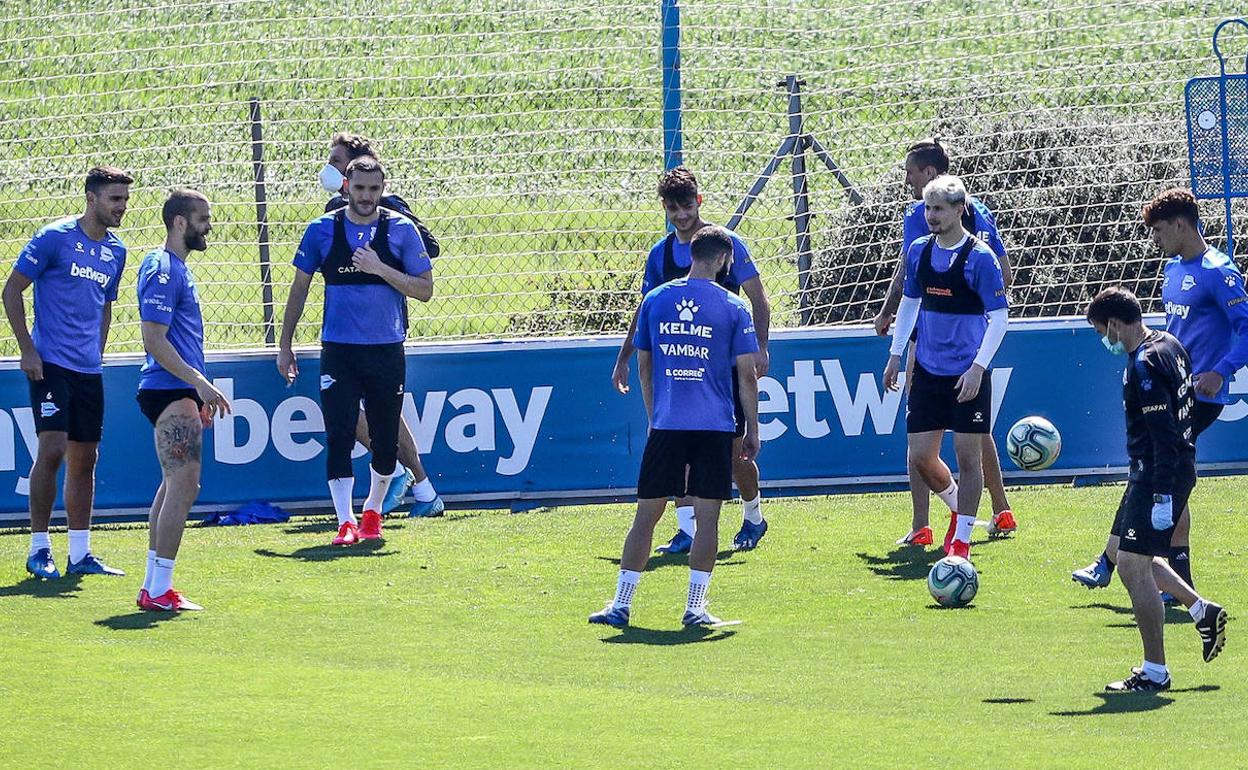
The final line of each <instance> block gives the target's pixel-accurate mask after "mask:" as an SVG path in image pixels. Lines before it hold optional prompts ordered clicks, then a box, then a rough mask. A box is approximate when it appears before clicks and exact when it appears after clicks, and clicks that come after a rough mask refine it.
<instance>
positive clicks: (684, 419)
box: [633, 278, 758, 433]
mask: <svg viewBox="0 0 1248 770" xmlns="http://www.w3.org/2000/svg"><path fill="white" fill-rule="evenodd" d="M633 345H634V346H635V347H636V348H637V349H638V350H648V351H650V353H651V355H652V356H653V362H654V374H653V378H652V382H653V384H654V415H653V417H652V421H651V427H653V428H654V429H656V430H714V431H726V432H728V433H731V432H733V431H734V430H735V429H736V420H735V418H734V416H733V408H734V404H733V397H732V385H733V383H732V378H733V366H734V365H735V364H736V362H737V356H741V355H745V354H746V353H755V352H757V351H758V339H757V338H756V337H755V336H754V321H753V320H752V319H751V318H750V311H749V309H748V308H747V307H746V304H745V302H744V301H742V300H741V298H740V297H737V296H736V295H734V294H732V293H731V292H729V291H728V290H727V289H725V288H724V287H722V286H720V285H718V284H716V283H715V282H714V281H709V280H705V279H700V278H694V279H690V278H681V279H678V280H675V281H671V282H670V283H665V284H663V285H662V286H659V287H658V288H657V289H654V290H653V291H651V292H650V293H649V294H647V295H646V298H645V299H644V300H642V302H641V310H640V311H639V313H638V317H637V334H636V336H635V337H634V338H633Z"/></svg>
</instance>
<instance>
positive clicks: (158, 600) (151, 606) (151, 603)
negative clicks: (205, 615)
mask: <svg viewBox="0 0 1248 770" xmlns="http://www.w3.org/2000/svg"><path fill="white" fill-rule="evenodd" d="M144 593H147V592H146V591H144ZM139 606H140V607H141V608H143V609H145V610H148V611H151V612H183V611H188V610H202V609H203V607H200V606H199V605H198V604H196V603H195V602H193V601H191V600H190V599H187V598H186V597H185V596H183V595H182V594H180V593H178V592H177V591H175V590H173V589H172V588H170V589H169V590H168V591H165V592H164V593H163V594H161V595H160V596H151V595H149V596H147V598H146V600H144V601H143V602H142V603H140V604H139Z"/></svg>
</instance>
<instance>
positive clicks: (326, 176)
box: [317, 163, 347, 193]
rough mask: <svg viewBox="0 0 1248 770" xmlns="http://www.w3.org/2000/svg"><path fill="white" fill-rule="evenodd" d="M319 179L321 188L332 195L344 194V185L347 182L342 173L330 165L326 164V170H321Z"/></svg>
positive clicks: (318, 175)
mask: <svg viewBox="0 0 1248 770" xmlns="http://www.w3.org/2000/svg"><path fill="white" fill-rule="evenodd" d="M317 178H318V179H320V180H321V187H324V188H325V190H326V191H327V192H331V193H336V192H342V183H343V182H345V181H347V178H346V177H345V176H343V175H342V172H341V171H339V170H338V169H336V168H334V167H333V166H331V165H329V164H328V163H326V164H325V168H323V169H321V173H320V174H317Z"/></svg>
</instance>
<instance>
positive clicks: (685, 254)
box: [641, 230, 758, 297]
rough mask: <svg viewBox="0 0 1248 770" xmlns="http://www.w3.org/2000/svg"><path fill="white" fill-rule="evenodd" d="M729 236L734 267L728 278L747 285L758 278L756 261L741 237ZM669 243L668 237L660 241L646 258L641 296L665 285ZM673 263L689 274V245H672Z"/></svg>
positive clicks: (677, 242) (732, 233)
mask: <svg viewBox="0 0 1248 770" xmlns="http://www.w3.org/2000/svg"><path fill="white" fill-rule="evenodd" d="M728 235H729V236H730V237H731V238H732V266H731V267H729V268H728V277H729V278H730V279H731V280H732V282H733V283H735V284H736V285H737V286H740V285H741V284H743V283H745V282H746V281H748V280H750V279H751V278H757V277H758V268H757V267H756V266H755V265H754V259H753V258H752V257H751V256H750V250H749V248H748V247H746V245H745V241H743V240H741V236H739V235H737V234H736V233H735V232H733V231H731V230H729V231H728ZM666 241H667V236H663V237H662V238H660V239H659V242H658V243H656V244H654V246H652V247H651V248H650V254H649V256H647V257H646V270H645V273H644V274H643V275H642V277H641V296H643V297H644V296H646V295H647V294H649V293H650V292H651V291H652V290H653V289H655V288H656V287H658V286H661V285H662V284H663V244H664V243H665V242H666ZM672 262H674V263H676V266H677V267H679V268H681V269H682V270H684V271H685V273H686V274H688V272H689V267H690V266H691V265H692V264H693V253H692V252H691V251H690V249H689V244H688V243H681V242H680V238H677V239H676V241H675V243H673V244H672Z"/></svg>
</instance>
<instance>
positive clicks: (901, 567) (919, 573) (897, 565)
mask: <svg viewBox="0 0 1248 770" xmlns="http://www.w3.org/2000/svg"><path fill="white" fill-rule="evenodd" d="M1008 541H1009V538H994V539H991V540H977V541H975V542H974V543H973V544H972V545H971V552H972V553H976V552H978V551H980V550H981V549H983V548H984V547H985V546H990V545H992V544H994V543H1001V542H1008ZM857 556H858V558H859V559H862V561H863V563H864V564H866V565H867V569H869V570H871V571H872V572H874V573H875V574H877V575H879V576H880V577H884V578H888V579H889V580H927V573H928V572H931V570H932V565H933V564H935V563H936V562H938V561H940V560H941V559H943V558H945V552H944V551H943V550H941V549H940V548H939V547H936V548H931V547H924V546H921V545H899V546H897V547H895V548H894V549H893V550H891V551H889V552H888V553H887V554H885V555H884V556H876V555H875V554H870V553H864V552H859V553H858V554H857ZM981 574H982V571H981Z"/></svg>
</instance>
